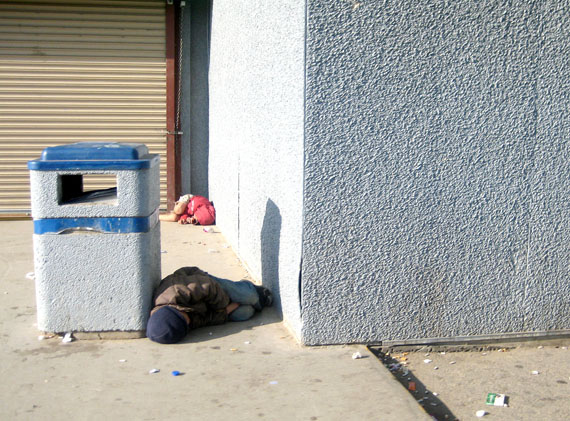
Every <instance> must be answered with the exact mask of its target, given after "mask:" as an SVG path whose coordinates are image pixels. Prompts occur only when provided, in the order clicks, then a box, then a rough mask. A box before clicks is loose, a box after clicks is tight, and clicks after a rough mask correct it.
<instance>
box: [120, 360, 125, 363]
mask: <svg viewBox="0 0 570 421" xmlns="http://www.w3.org/2000/svg"><path fill="white" fill-rule="evenodd" d="M119 362H120V363H126V362H127V360H119Z"/></svg>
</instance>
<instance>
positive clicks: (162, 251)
mask: <svg viewBox="0 0 570 421" xmlns="http://www.w3.org/2000/svg"><path fill="white" fill-rule="evenodd" d="M160 252H161V253H162V254H166V253H168V252H167V251H166V250H160Z"/></svg>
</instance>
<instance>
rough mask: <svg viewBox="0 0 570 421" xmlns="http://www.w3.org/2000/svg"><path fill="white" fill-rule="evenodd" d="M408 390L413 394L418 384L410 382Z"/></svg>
mask: <svg viewBox="0 0 570 421" xmlns="http://www.w3.org/2000/svg"><path fill="white" fill-rule="evenodd" d="M408 390H409V391H411V392H413V391H415V390H416V382H409V383H408Z"/></svg>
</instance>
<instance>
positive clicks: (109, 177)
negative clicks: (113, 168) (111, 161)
mask: <svg viewBox="0 0 570 421" xmlns="http://www.w3.org/2000/svg"><path fill="white" fill-rule="evenodd" d="M58 179H59V189H58V190H59V191H58V204H60V205H78V204H81V205H112V206H117V205H118V200H117V177H116V175H114V174H60V175H58Z"/></svg>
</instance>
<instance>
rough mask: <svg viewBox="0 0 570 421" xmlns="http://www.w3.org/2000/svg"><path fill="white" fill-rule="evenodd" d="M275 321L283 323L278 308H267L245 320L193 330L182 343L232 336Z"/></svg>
mask: <svg viewBox="0 0 570 421" xmlns="http://www.w3.org/2000/svg"><path fill="white" fill-rule="evenodd" d="M273 323H281V317H280V315H279V313H278V310H276V309H274V308H265V309H263V310H262V311H261V312H258V313H256V314H255V315H254V316H253V317H252V318H251V319H249V320H246V321H245V322H228V323H224V324H222V325H217V326H205V327H201V328H198V329H195V330H191V331H190V332H189V333H188V335H186V338H184V340H183V341H182V342H180V344H190V343H200V342H208V341H211V340H214V339H219V338H223V337H224V336H232V335H235V334H236V333H238V332H241V331H246V330H253V329H255V328H258V327H260V326H263V325H270V324H273Z"/></svg>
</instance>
